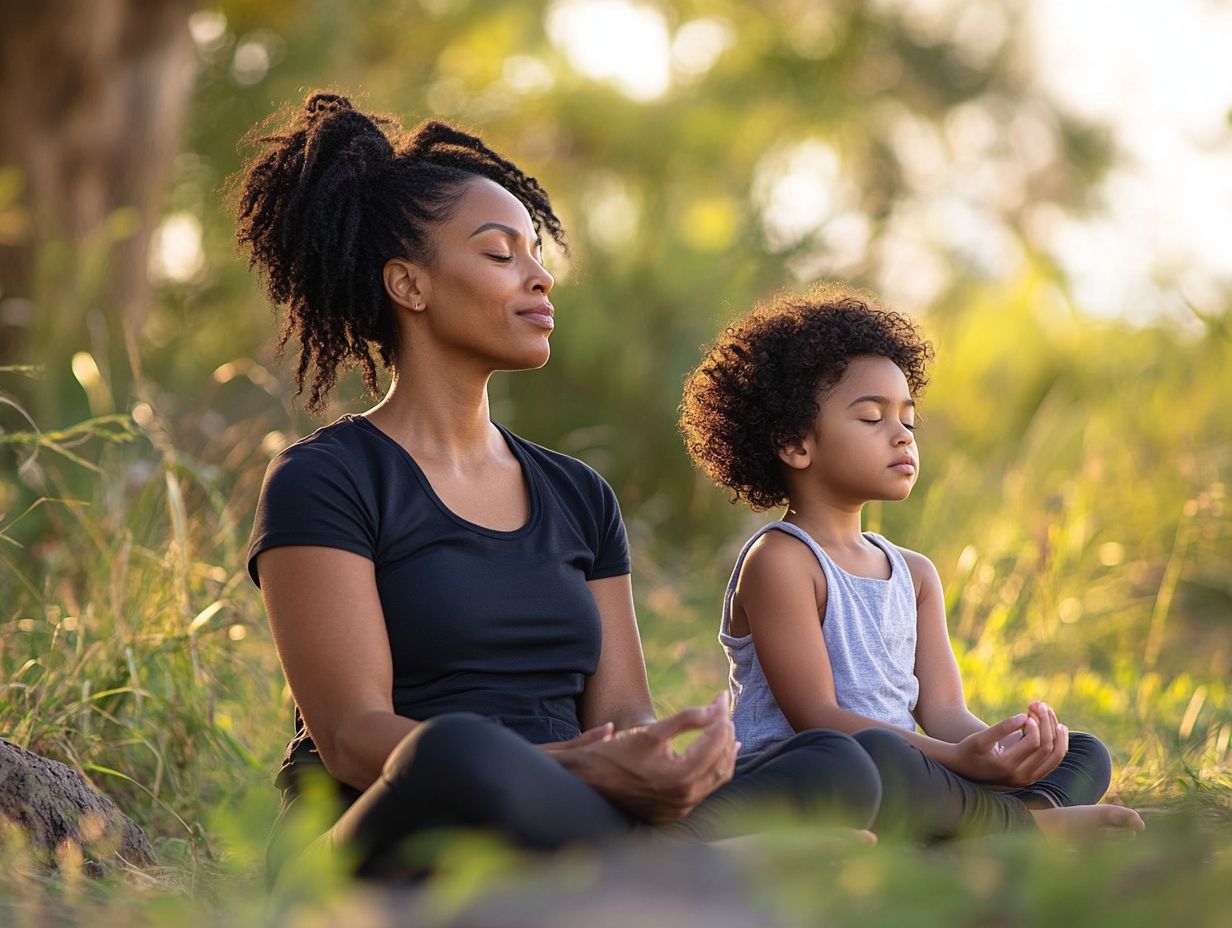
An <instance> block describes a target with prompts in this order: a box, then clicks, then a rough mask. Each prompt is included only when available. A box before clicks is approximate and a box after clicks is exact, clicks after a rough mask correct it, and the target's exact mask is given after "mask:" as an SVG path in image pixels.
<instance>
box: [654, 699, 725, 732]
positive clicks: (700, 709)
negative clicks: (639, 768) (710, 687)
mask: <svg viewBox="0 0 1232 928" xmlns="http://www.w3.org/2000/svg"><path fill="white" fill-rule="evenodd" d="M726 715H727V691H726V690H725V691H723V692H722V693H720V694H719V695H718V696H716V697H715V699H714V701H713V702H712V703H710V705H708V706H693V707H692V708H689V709H683V710H681V711H680V712H677V713H676V714H675V715H669V716H668V717H667V718H665V719H659V721H657V722H655V723H654V724H652V725H647V726H646V732H647V733H649V734H651V735H653V736H654V737H656V738H658V739H660V740H662V741H670V740H671V739H672V738H675V737H676V736H677V735H679V734H682V733H684V732H686V731H694V730H696V729H698V728H705V727H706V726H707V725H709V724H710V723H711V722H712V721H713V720H714V719H715V718H721V717H723V716H726Z"/></svg>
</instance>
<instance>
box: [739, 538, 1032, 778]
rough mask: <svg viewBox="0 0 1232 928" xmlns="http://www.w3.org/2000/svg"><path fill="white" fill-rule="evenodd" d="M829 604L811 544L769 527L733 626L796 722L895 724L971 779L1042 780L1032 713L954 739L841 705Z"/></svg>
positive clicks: (853, 727) (751, 558)
mask: <svg viewBox="0 0 1232 928" xmlns="http://www.w3.org/2000/svg"><path fill="white" fill-rule="evenodd" d="M825 606H826V583H825V575H824V574H823V573H822V571H821V567H820V565H819V564H818V563H817V558H816V557H815V556H814V555H813V553H812V552H811V551H810V550H809V549H808V548H807V547H806V546H804V545H803V544H801V543H800V542H799V541H798V540H796V539H794V538H791V537H790V536H787V535H784V534H783V533H781V532H768V533H767V534H765V535H763V536H762V537H761V538H759V539H758V540H757V542H756V543H754V545H753V547H752V548H750V549H749V553H748V555H747V556H746V557H745V561H744V566H743V568H742V569H741V572H740V578H739V580H738V582H737V586H736V593H735V597H734V601H733V625H735V624H736V620H737V619H740V620H742V621H741V624H743V622H747V623H748V627H749V630H750V631H751V633H752V635H753V647H754V648H755V649H756V652H757V659H758V662H759V663H760V664H761V668H762V672H763V673H764V674H765V676H766V682H767V683H768V684H769V686H770V691H771V693H772V694H773V695H774V698H775V701H776V702H778V704H779V708H780V709H782V711H783V715H784V716H785V717H786V719H787V721H788V722H789V723H790V724H791V726H792V728H794V729H795V730H796V731H804V730H806V729H810V728H828V729H832V730H835V731H841V732H847V733H848V734H853V733H855V732H857V731H861V730H862V729H865V728H888V729H890V730H891V731H896V732H898V733H899V734H901V735H902V736H903V737H904V738H906V739H907V740H908V741H910V742H911V743H912V744H913V745H915V746H916V747H917V748H919V749H920V750H921V751H923V752H924V753H925V754H926V755H928V756H929V757H931V758H932V759H933V760H936V761H937V762H938V763H941V764H944V765H945V766H946V767H949V768H950V769H951V770H953V771H954V772H955V773H958V774H960V775H963V776H967V777H970V778H971V779H976V780H984V781H987V782H992V783H1003V784H1006V785H1026V784H1027V783H1030V782H1033V781H1034V779H1036V778H1035V777H1033V776H1031V774H1032V773H1033V772H1034V770H1035V769H1036V768H1037V767H1038V766H1039V758H1038V756H1037V755H1038V752H1039V747H1040V742H1039V726H1038V724H1036V722H1035V721H1034V719H1032V718H1031V717H1030V716H1028V715H1027V714H1026V713H1023V714H1021V715H1017V716H1014V717H1013V718H1009V719H1006V720H1005V721H1003V722H1001V723H999V724H997V725H994V726H993V727H991V728H987V729H983V730H981V731H978V732H976V733H974V734H971V735H969V736H968V737H967V738H965V739H963V740H962V741H961V742H960V743H959V744H951V743H950V742H948V741H943V740H940V739H938V738H933V737H930V736H928V735H922V734H919V733H917V732H909V731H904V730H903V729H900V728H895V727H894V726H892V725H886V724H884V723H882V722H878V721H875V720H874V719H870V718H868V717H867V716H863V715H860V714H858V713H855V712H849V711H847V710H846V709H843V708H841V707H840V706H839V705H838V698H837V695H836V692H835V688H834V674H833V671H832V670H831V667H830V656H829V653H828V652H827V651H826V645H825V639H824V638H823V637H822V632H821V622H820V621H819V618H818V617H819V616H824V615H825ZM1018 729H1022V730H1023V731H1024V732H1025V735H1024V737H1023V738H1022V739H1021V740H1019V741H1018V742H1016V743H1014V744H1013V745H1011V746H1010V747H1009V748H1006V749H1002V748H1001V747H1000V746H999V745H998V743H997V742H998V739H1001V738H1006V737H1007V736H1008V735H1011V734H1012V733H1013V732H1015V731H1017V730H1018ZM1054 766H1055V764H1054Z"/></svg>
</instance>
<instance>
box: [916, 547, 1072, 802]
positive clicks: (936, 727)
mask: <svg viewBox="0 0 1232 928" xmlns="http://www.w3.org/2000/svg"><path fill="white" fill-rule="evenodd" d="M898 550H899V551H900V552H901V553H902V555H903V559H904V560H905V561H906V562H907V567H908V569H909V570H910V571H911V579H912V583H913V584H914V586H915V591H916V648H915V675H916V678H917V679H918V680H919V681H920V695H919V699H918V700H917V701H916V707H915V711H914V713H913V714H914V716H915V720H916V722H918V723H919V725H920V727H921V728H922V729H924V731H925V732H927V733H928V734H929V735H931V736H932V737H934V738H939V739H940V740H942V741H949V742H952V743H954V744H958V743H959V742H961V741H963V739H965V738H967V737H968V736H970V735H972V734H975V733H978V732H982V731H985V730H986V729H987V728H988V725H987V724H985V723H984V721H983V720H981V719H980V718H979V717H978V716H976V715H974V714H973V713H972V712H971V710H970V709H968V708H967V700H966V696H965V695H964V693H963V683H962V675H961V674H960V673H959V670H958V661H957V660H956V659H955V657H954V648H953V646H952V645H951V644H950V634H949V628H948V625H947V623H946V618H945V593H944V592H943V590H942V587H941V577H940V576H939V575H938V574H937V568H936V567H935V566H934V565H933V562H932V561H930V560H929V559H928V558H926V557H925V556H924V555H922V554H919V553H917V552H915V551H909V550H907V549H906V548H899V549H898ZM1027 714H1028V717H1029V718H1030V719H1031V720H1032V721H1034V722H1035V724H1036V728H1037V730H1038V732H1039V739H1040V750H1039V752H1038V754H1039V762H1038V766H1037V767H1036V768H1035V770H1034V773H1033V780H1032V782H1033V781H1034V780H1035V779H1039V778H1040V777H1043V776H1046V775H1047V774H1048V773H1050V772H1051V771H1052V770H1053V768H1055V767H1056V766H1057V764H1059V763H1060V762H1061V759H1062V758H1063V757H1065V752H1066V750H1068V747H1069V733H1068V731H1067V730H1066V728H1065V726H1064V725H1058V724H1057V718H1056V715H1055V714H1054V713H1053V712H1052V710H1051V709H1050V708H1049V707H1048V706H1047V705H1045V704H1044V703H1042V702H1033V703H1031V705H1030V706H1029V707H1028V710H1027Z"/></svg>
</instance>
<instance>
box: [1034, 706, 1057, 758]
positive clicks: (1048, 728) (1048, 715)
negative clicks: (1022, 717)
mask: <svg viewBox="0 0 1232 928" xmlns="http://www.w3.org/2000/svg"><path fill="white" fill-rule="evenodd" d="M1031 712H1032V714H1033V715H1034V716H1035V720H1036V722H1037V723H1038V724H1039V732H1040V753H1041V754H1042V755H1043V756H1044V757H1047V756H1049V755H1050V754H1052V747H1053V744H1055V742H1056V740H1057V717H1056V716H1055V715H1053V714H1052V711H1051V710H1050V709H1049V708H1048V704H1047V703H1044V702H1033V703H1031Z"/></svg>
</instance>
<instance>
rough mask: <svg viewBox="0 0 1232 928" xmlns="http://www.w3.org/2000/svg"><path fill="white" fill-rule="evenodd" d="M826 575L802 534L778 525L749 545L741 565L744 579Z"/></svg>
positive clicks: (774, 580)
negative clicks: (799, 534)
mask: <svg viewBox="0 0 1232 928" xmlns="http://www.w3.org/2000/svg"><path fill="white" fill-rule="evenodd" d="M814 573H815V574H817V575H818V576H822V577H823V579H824V575H823V574H822V571H821V565H820V564H819V563H818V561H817V555H816V554H814V553H813V551H812V550H811V549H810V548H809V546H808V543H807V542H806V541H805V540H804V539H803V538H801V537H799V536H798V535H795V534H791V533H789V532H788V531H786V530H781V529H779V528H777V527H775V528H771V529H769V530H766V531H763V532H762V533H761V534H760V535H759V536H758V537H757V539H756V540H755V541H754V542H753V543H752V544H751V545H750V546H749V550H748V552H747V553H746V554H745V556H744V563H743V564H742V565H741V570H740V577H741V580H742V581H750V582H757V581H759V580H760V581H764V582H770V583H781V582H790V581H791V580H798V579H799V578H801V577H808V576H811V575H812V574H814Z"/></svg>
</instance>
